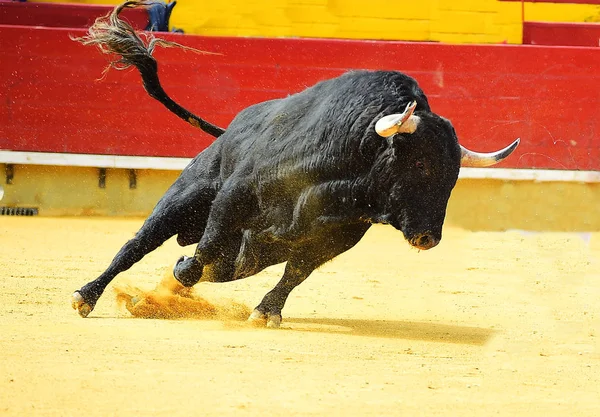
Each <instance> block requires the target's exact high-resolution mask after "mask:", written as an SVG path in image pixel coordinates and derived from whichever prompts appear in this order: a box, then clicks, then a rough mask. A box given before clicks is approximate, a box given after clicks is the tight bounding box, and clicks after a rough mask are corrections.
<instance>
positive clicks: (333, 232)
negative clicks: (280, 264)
mask: <svg viewBox="0 0 600 417" xmlns="http://www.w3.org/2000/svg"><path fill="white" fill-rule="evenodd" d="M369 227H370V224H368V223H362V222H359V223H351V224H344V225H338V226H337V227H327V228H322V229H321V230H320V233H318V234H313V235H312V236H311V237H312V239H311V241H310V243H307V244H303V245H302V246H301V247H298V248H296V249H295V250H294V251H293V254H292V256H291V257H290V259H289V261H288V262H287V264H286V266H285V272H284V274H283V277H282V278H281V280H280V281H279V282H278V283H277V285H276V286H275V287H274V288H273V289H272V290H271V291H269V292H268V293H267V294H266V295H265V296H264V298H263V299H262V301H261V302H260V304H259V305H258V306H257V307H256V308H255V309H254V311H253V312H252V314H251V315H250V317H249V319H248V320H249V321H250V322H252V323H254V324H258V325H265V324H266V326H267V327H271V328H277V327H279V325H280V323H281V320H282V318H281V311H282V309H283V307H284V305H285V302H286V301H287V298H288V296H289V295H290V293H291V291H292V290H293V289H294V288H296V287H297V286H298V285H300V284H301V283H302V282H303V281H304V280H305V279H306V278H308V276H309V275H310V274H311V273H312V272H313V271H314V270H315V269H317V268H318V267H319V266H321V265H323V264H324V263H325V262H327V261H330V260H331V259H333V258H335V257H336V256H337V255H339V254H341V253H343V252H345V251H347V250H348V249H350V248H351V247H353V246H354V245H356V243H358V241H359V240H360V239H361V238H362V237H363V236H364V234H365V233H366V231H367V230H368V229H369Z"/></svg>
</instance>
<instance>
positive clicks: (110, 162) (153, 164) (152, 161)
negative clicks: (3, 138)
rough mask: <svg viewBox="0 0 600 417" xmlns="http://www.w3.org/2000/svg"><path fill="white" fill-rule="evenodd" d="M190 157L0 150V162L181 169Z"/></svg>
mask: <svg viewBox="0 0 600 417" xmlns="http://www.w3.org/2000/svg"><path fill="white" fill-rule="evenodd" d="M190 161H191V158H170V157H160V156H123V155H88V154H74V153H53V152H19V151H0V163H5V164H30V165H55V166H75V167H96V168H125V169H162V170H175V171H181V170H182V169H183V168H185V167H186V166H187V164H189V162H190Z"/></svg>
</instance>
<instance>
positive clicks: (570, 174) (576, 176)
mask: <svg viewBox="0 0 600 417" xmlns="http://www.w3.org/2000/svg"><path fill="white" fill-rule="evenodd" d="M459 178H464V179H494V180H506V181H537V182H587V183H590V182H600V171H566V170H561V169H512V168H461V170H460V175H459Z"/></svg>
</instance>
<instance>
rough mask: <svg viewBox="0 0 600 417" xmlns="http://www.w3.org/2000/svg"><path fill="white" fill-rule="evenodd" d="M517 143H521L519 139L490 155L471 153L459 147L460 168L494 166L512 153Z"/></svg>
mask: <svg viewBox="0 0 600 417" xmlns="http://www.w3.org/2000/svg"><path fill="white" fill-rule="evenodd" d="M519 142H521V139H517V140H515V141H514V142H513V143H511V144H510V145H508V146H507V147H506V148H504V149H500V150H499V151H496V152H490V153H480V152H473V151H470V150H468V149H467V148H465V147H464V146H462V145H460V151H461V154H462V157H461V158H460V166H463V167H477V168H480V167H489V166H490V165H495V164H497V163H498V162H500V161H502V160H503V159H504V158H506V157H507V156H508V155H510V154H511V153H513V151H514V150H515V149H516V147H517V146H519Z"/></svg>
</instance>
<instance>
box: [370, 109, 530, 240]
mask: <svg viewBox="0 0 600 417" xmlns="http://www.w3.org/2000/svg"><path fill="white" fill-rule="evenodd" d="M416 106H417V103H416V102H413V103H410V104H409V105H408V106H407V107H406V109H405V111H404V112H402V113H399V114H392V115H389V116H385V117H382V118H381V119H379V120H378V121H377V123H376V124H375V130H376V132H377V133H378V134H379V135H380V136H382V137H385V138H387V139H388V142H389V145H390V147H389V149H388V155H387V157H386V163H385V165H386V167H385V169H384V170H382V172H380V175H381V176H383V177H386V176H389V178H387V179H386V180H385V182H386V183H387V184H386V186H385V189H386V191H387V192H389V196H387V198H386V203H385V206H386V207H385V209H384V211H385V214H384V215H383V219H382V220H383V221H385V222H387V223H390V224H391V225H392V226H394V227H396V228H397V229H399V230H401V231H402V232H403V233H404V237H405V238H406V239H407V240H408V242H409V243H410V244H411V245H412V246H414V247H416V248H419V249H430V248H433V247H434V246H436V245H437V244H438V243H439V242H440V240H441V238H442V225H443V223H444V218H445V215H446V207H447V205H448V200H449V198H450V193H451V191H452V189H453V188H454V185H455V184H456V181H457V179H458V173H459V170H460V167H461V166H470V167H485V166H490V165H494V164H497V163H498V162H500V161H502V160H503V159H504V158H506V157H507V156H509V155H510V154H511V153H512V152H513V151H514V149H515V148H516V147H517V145H518V144H519V139H517V140H515V141H514V142H513V143H512V144H511V145H510V146H508V147H506V148H504V149H501V150H499V151H497V152H493V153H479V152H473V151H470V150H468V149H467V148H465V147H464V146H462V145H460V144H459V143H458V139H457V137H456V133H455V131H454V127H453V126H452V124H451V123H450V121H448V120H447V119H444V118H443V117H440V116H437V115H436V114H434V113H431V112H427V111H423V112H419V111H417V112H416V113H415V108H416ZM390 165H391V166H390ZM390 173H393V174H392V175H390Z"/></svg>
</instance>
